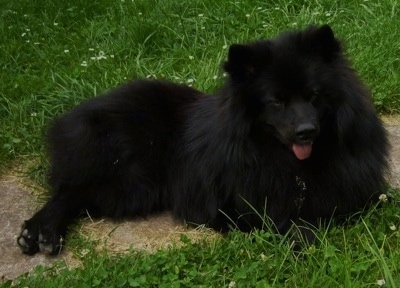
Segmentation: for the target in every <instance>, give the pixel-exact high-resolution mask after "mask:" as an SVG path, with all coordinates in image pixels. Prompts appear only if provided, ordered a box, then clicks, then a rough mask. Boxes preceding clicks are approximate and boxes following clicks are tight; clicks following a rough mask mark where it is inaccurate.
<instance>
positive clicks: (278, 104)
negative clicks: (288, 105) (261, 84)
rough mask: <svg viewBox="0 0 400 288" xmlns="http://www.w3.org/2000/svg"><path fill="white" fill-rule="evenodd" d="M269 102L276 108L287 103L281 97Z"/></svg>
mask: <svg viewBox="0 0 400 288" xmlns="http://www.w3.org/2000/svg"><path fill="white" fill-rule="evenodd" d="M268 104H269V105H270V106H271V107H275V108H281V107H283V106H284V105H285V103H284V102H283V101H282V100H280V99H271V100H269V101H268Z"/></svg>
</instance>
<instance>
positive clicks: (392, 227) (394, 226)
mask: <svg viewBox="0 0 400 288" xmlns="http://www.w3.org/2000/svg"><path fill="white" fill-rule="evenodd" d="M389 228H390V230H392V231H396V229H397V227H396V225H394V224H393V225H391V226H390V227H389Z"/></svg>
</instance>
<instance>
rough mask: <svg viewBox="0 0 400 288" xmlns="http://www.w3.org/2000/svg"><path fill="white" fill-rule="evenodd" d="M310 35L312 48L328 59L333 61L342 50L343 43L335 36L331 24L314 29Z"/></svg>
mask: <svg viewBox="0 0 400 288" xmlns="http://www.w3.org/2000/svg"><path fill="white" fill-rule="evenodd" d="M310 37H311V44H312V50H313V51H314V52H317V53H318V54H320V55H321V56H322V57H323V58H324V60H326V61H331V60H332V59H333V58H334V57H335V56H336V55H337V54H338V53H340V51H341V44H340V42H339V41H338V40H337V39H336V38H335V35H334V33H333V31H332V28H331V27H330V26H329V25H323V26H321V27H319V28H314V29H312V32H311V35H310Z"/></svg>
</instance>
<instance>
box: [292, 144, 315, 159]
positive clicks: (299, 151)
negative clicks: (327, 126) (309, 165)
mask: <svg viewBox="0 0 400 288" xmlns="http://www.w3.org/2000/svg"><path fill="white" fill-rule="evenodd" d="M292 150H293V152H294V154H295V155H296V157H297V159H299V160H304V159H307V158H308V157H310V156H311V151H312V144H304V145H301V144H293V146H292Z"/></svg>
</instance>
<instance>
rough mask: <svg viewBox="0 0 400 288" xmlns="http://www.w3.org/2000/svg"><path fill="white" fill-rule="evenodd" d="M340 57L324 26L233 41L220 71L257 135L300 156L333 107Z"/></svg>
mask: <svg viewBox="0 0 400 288" xmlns="http://www.w3.org/2000/svg"><path fill="white" fill-rule="evenodd" d="M341 60H342V58H341V47H340V43H339V41H337V40H336V39H335V37H334V35H333V32H332V30H331V28H330V27H329V26H327V25H325V26H322V27H320V28H316V27H309V28H308V29H306V30H304V31H300V32H288V33H285V34H282V35H281V36H279V37H278V38H276V39H272V40H261V41H256V42H253V43H250V44H245V45H241V44H235V45H232V46H231V47H230V49H229V57H228V61H227V62H226V63H225V64H224V69H225V71H226V72H227V73H228V74H229V76H230V77H229V85H230V86H231V87H233V88H232V89H234V91H235V92H234V93H232V95H233V96H232V97H236V98H237V99H232V102H233V103H237V104H238V105H241V106H244V107H247V110H246V111H247V112H246V113H247V117H249V119H252V121H254V123H255V125H258V126H260V125H261V126H262V127H263V130H262V131H263V132H260V133H264V132H265V131H267V132H268V133H270V134H271V133H272V134H273V135H274V136H275V137H276V138H278V139H279V140H280V142H281V143H282V144H284V145H286V146H287V147H289V148H290V149H291V150H292V151H293V153H294V154H295V155H296V157H297V158H298V159H300V160H303V159H306V158H308V157H310V156H311V153H312V145H313V142H314V140H315V139H316V138H317V137H318V135H319V132H320V122H321V119H322V118H323V116H324V115H325V114H326V113H329V110H331V109H334V108H333V107H335V106H337V103H336V102H337V101H338V97H337V95H340V92H338V91H336V90H337V87H335V85H336V83H335V81H336V79H337V74H338V71H337V69H336V68H337V66H338V65H340V63H339V62H340V61H341ZM338 61H339V62H338ZM339 98H340V97H339ZM235 101H236V102H235Z"/></svg>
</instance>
